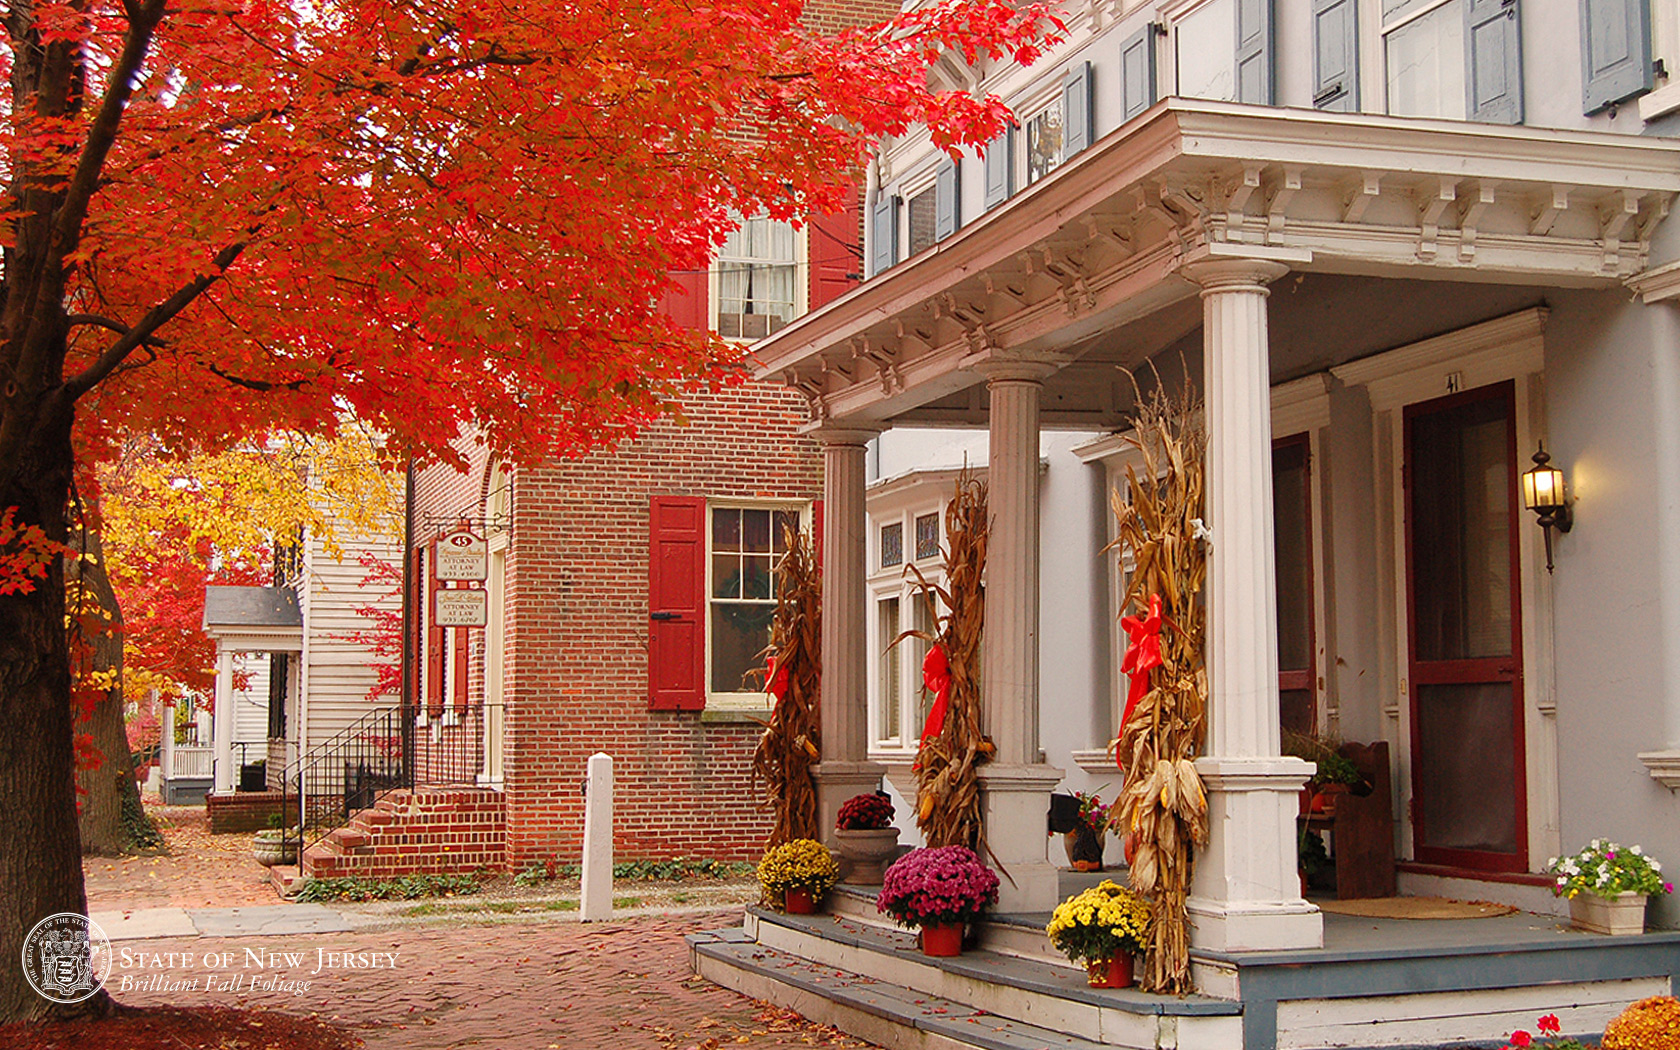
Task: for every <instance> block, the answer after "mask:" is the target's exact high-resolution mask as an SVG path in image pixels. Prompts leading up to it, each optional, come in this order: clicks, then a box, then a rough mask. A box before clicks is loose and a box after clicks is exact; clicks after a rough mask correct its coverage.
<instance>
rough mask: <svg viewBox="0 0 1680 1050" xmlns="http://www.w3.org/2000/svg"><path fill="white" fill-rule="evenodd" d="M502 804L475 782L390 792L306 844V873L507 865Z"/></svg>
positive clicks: (381, 874) (427, 871) (383, 875)
mask: <svg viewBox="0 0 1680 1050" xmlns="http://www.w3.org/2000/svg"><path fill="white" fill-rule="evenodd" d="M506 811H507V807H506V804H505V802H504V800H503V798H502V796H501V794H500V793H499V792H496V791H490V790H487V789H482V788H449V789H435V790H434V789H425V788H422V789H419V790H416V791H412V792H410V791H397V792H393V793H392V794H390V795H388V796H386V797H385V798H383V799H380V800H379V802H378V803H377V804H376V805H375V806H374V807H373V808H372V809H367V810H363V811H362V812H361V813H359V814H357V816H356V818H355V819H354V820H352V821H351V822H350V823H349V824H347V825H345V826H344V827H342V828H338V829H336V830H334V831H333V832H332V833H331V834H329V835H328V836H327V837H326V838H324V839H322V840H321V841H320V842H317V843H316V844H314V845H313V846H310V847H309V848H308V849H307V850H305V851H304V855H303V874H304V875H307V876H309V877H311V878H323V879H332V878H346V877H355V878H364V879H389V878H394V877H396V876H399V875H464V874H468V873H470V872H475V871H489V872H499V871H502V870H503V869H504V868H505V867H506V862H507V850H506V836H507V824H506Z"/></svg>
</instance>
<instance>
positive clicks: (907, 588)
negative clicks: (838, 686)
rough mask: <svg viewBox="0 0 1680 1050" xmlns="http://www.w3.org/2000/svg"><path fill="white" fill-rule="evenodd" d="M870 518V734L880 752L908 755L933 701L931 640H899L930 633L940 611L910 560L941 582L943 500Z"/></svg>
mask: <svg viewBox="0 0 1680 1050" xmlns="http://www.w3.org/2000/svg"><path fill="white" fill-rule="evenodd" d="M935 500H937V497H935ZM870 519H871V528H872V532H873V535H872V537H871V538H872V541H873V542H872V543H871V544H870V566H869V568H870V577H869V589H870V603H869V617H868V619H869V623H868V628H869V642H870V654H871V655H870V658H871V664H872V672H873V673H872V674H871V675H870V679H869V692H870V697H869V711H870V724H871V727H872V732H871V737H870V739H871V741H872V747H873V748H874V749H875V750H877V751H904V752H908V751H913V750H914V749H915V747H916V742H917V737H918V735H919V734H920V732H921V727H922V721H923V719H924V718H925V717H926V716H927V707H928V704H929V702H930V700H931V698H929V697H926V696H924V695H923V690H922V661H923V660H924V659H926V657H927V651H928V643H927V642H926V641H925V640H924V639H922V638H918V637H904V638H903V639H902V640H899V639H900V637H901V636H902V635H904V633H905V632H906V631H917V632H920V633H922V634H924V635H926V634H932V633H933V631H934V619H935V611H934V609H933V607H932V606H930V605H929V602H928V598H927V597H926V596H924V595H923V594H921V593H920V587H919V586H917V583H916V578H915V575H914V574H912V573H910V572H908V571H907V570H906V565H907V564H913V565H915V566H916V568H917V569H918V570H920V572H921V573H922V575H923V576H924V577H925V578H926V579H927V580H928V581H929V582H930V583H938V582H943V578H944V577H943V568H942V566H941V562H940V543H941V539H942V523H941V514H940V504H939V503H938V502H928V503H924V504H921V505H918V506H914V507H911V508H908V509H894V510H892V511H889V512H885V513H874V512H872V513H871V515H870ZM895 642H896V643H897V644H894V643H895Z"/></svg>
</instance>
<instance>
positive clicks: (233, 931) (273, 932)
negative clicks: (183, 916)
mask: <svg viewBox="0 0 1680 1050" xmlns="http://www.w3.org/2000/svg"><path fill="white" fill-rule="evenodd" d="M187 915H188V916H189V917H191V919H192V923H193V926H194V927H195V928H196V929H197V931H198V933H199V935H200V936H203V937H280V936H290V935H294V934H309V933H348V932H349V931H350V929H351V926H350V923H348V922H347V921H345V918H344V916H342V915H340V914H339V913H338V912H336V911H333V910H332V909H331V908H324V907H322V906H321V905H319V904H274V905H268V906H266V907H264V906H258V907H254V908H194V909H192V910H190V911H189V912H187Z"/></svg>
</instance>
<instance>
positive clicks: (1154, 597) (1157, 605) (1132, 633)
mask: <svg viewBox="0 0 1680 1050" xmlns="http://www.w3.org/2000/svg"><path fill="white" fill-rule="evenodd" d="M1120 626H1121V627H1123V628H1125V629H1126V635H1127V637H1128V638H1130V639H1131V644H1130V645H1129V646H1128V647H1127V648H1126V658H1125V659H1124V660H1123V661H1121V664H1120V670H1122V671H1124V672H1125V673H1126V674H1128V675H1131V677H1132V687H1131V689H1130V690H1129V691H1128V692H1127V693H1126V713H1125V714H1123V715H1121V716H1120V728H1121V730H1124V729H1125V728H1126V723H1127V722H1128V721H1130V719H1131V717H1132V708H1134V707H1136V706H1137V703H1138V701H1139V700H1142V699H1143V695H1144V694H1145V693H1147V692H1149V671H1150V669H1151V668H1155V667H1160V666H1161V596H1160V595H1159V594H1151V595H1150V596H1149V615H1148V616H1145V617H1143V618H1141V619H1140V618H1138V617H1136V616H1127V617H1124V618H1122V619H1121V621H1120Z"/></svg>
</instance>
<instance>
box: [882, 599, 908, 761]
mask: <svg viewBox="0 0 1680 1050" xmlns="http://www.w3.org/2000/svg"><path fill="white" fill-rule="evenodd" d="M875 608H876V622H877V623H878V624H879V625H880V634H879V640H880V647H881V650H882V652H881V673H880V678H879V680H878V682H877V683H876V691H877V694H878V696H879V697H880V706H879V707H878V708H877V709H876V717H877V718H878V719H879V726H880V731H879V733H878V734H877V735H878V737H879V739H881V740H897V739H898V733H899V719H900V712H901V711H902V697H901V696H900V695H899V660H900V659H901V658H902V655H903V648H904V647H903V646H893V647H892V648H891V649H888V648H887V647H888V646H890V645H892V643H893V639H894V638H897V637H898V631H899V626H898V599H897V598H882V599H881V600H880V601H879V602H877V603H876V605H875ZM905 644H909V643H908V642H907V643H905Z"/></svg>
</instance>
